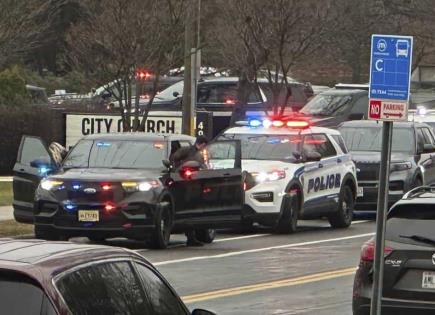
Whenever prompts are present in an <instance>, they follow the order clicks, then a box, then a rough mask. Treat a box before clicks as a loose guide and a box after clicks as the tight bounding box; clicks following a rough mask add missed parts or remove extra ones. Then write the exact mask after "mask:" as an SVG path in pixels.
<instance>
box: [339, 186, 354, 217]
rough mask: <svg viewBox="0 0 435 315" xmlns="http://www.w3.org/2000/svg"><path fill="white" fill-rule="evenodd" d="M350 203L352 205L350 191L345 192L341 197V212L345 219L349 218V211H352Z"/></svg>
mask: <svg viewBox="0 0 435 315" xmlns="http://www.w3.org/2000/svg"><path fill="white" fill-rule="evenodd" d="M351 205H352V197H351V193H349V192H346V194H345V196H344V198H343V201H342V203H341V207H342V209H343V213H344V216H345V218H346V220H350V219H351V211H352V207H351Z"/></svg>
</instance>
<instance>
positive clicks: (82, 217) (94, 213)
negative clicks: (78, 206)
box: [79, 210, 100, 222]
mask: <svg viewBox="0 0 435 315" xmlns="http://www.w3.org/2000/svg"><path fill="white" fill-rule="evenodd" d="M79 221H81V222H98V221H100V212H99V211H98V210H79Z"/></svg>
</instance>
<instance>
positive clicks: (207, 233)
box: [195, 229, 216, 244]
mask: <svg viewBox="0 0 435 315" xmlns="http://www.w3.org/2000/svg"><path fill="white" fill-rule="evenodd" d="M195 236H196V239H197V240H198V241H200V242H201V243H205V244H210V243H213V241H214V239H215V237H216V230H214V229H201V230H195Z"/></svg>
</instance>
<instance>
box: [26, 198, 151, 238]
mask: <svg viewBox="0 0 435 315" xmlns="http://www.w3.org/2000/svg"><path fill="white" fill-rule="evenodd" d="M75 206H76V207H75V208H74V209H66V208H65V205H64V204H62V203H58V202H52V201H47V200H38V201H37V202H36V204H35V216H34V224H35V226H38V228H39V229H43V230H45V231H54V232H57V233H61V234H64V235H68V236H69V237H74V236H99V237H106V238H108V237H129V238H138V239H141V238H145V237H146V236H147V234H149V233H150V232H152V231H153V230H154V228H155V224H154V222H155V220H154V214H155V212H156V210H157V207H158V205H156V204H149V203H145V202H137V203H132V204H123V205H118V206H115V208H114V209H112V210H111V211H107V210H105V208H104V206H105V204H104V203H79V204H76V205H75ZM82 210H93V211H98V216H99V220H98V221H97V222H84V221H79V211H82Z"/></svg>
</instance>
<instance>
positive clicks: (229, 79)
mask: <svg viewBox="0 0 435 315" xmlns="http://www.w3.org/2000/svg"><path fill="white" fill-rule="evenodd" d="M238 82H239V77H212V78H204V79H203V80H202V81H199V84H201V83H238ZM257 82H258V83H269V80H268V79H267V78H257ZM289 85H303V84H302V83H300V82H297V81H290V82H289Z"/></svg>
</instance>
